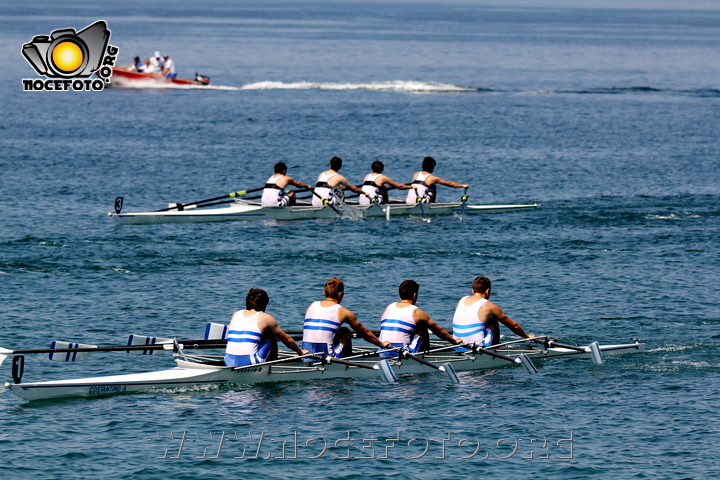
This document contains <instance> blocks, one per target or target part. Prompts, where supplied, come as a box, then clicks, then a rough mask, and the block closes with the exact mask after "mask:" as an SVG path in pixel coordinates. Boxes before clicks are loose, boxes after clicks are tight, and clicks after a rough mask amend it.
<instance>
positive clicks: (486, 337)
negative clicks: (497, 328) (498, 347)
mask: <svg viewBox="0 0 720 480" xmlns="http://www.w3.org/2000/svg"><path fill="white" fill-rule="evenodd" d="M466 298H470V297H463V298H461V299H460V301H459V302H458V304H457V308H456V309H455V315H454V316H453V336H454V337H455V338H459V339H460V340H462V341H464V342H467V343H475V344H477V345H483V346H486V347H487V346H490V345H492V331H491V330H489V329H488V328H486V327H485V324H484V323H481V322H480V319H478V312H479V311H480V308H482V306H483V305H485V303H486V302H487V300H486V299H484V298H481V299H480V300H478V301H477V302H475V303H473V304H472V305H470V306H465V299H466Z"/></svg>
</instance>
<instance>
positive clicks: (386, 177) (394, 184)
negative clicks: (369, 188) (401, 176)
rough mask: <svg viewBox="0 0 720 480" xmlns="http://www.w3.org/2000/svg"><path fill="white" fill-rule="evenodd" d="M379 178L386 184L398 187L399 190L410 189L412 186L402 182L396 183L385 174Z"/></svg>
mask: <svg viewBox="0 0 720 480" xmlns="http://www.w3.org/2000/svg"><path fill="white" fill-rule="evenodd" d="M381 178H382V179H383V181H384V182H385V183H387V184H388V185H392V186H393V187H395V188H399V189H400V190H410V189H411V188H412V187H411V186H410V185H405V184H404V183H397V182H396V181H395V180H393V179H392V178H390V177H388V176H387V175H383V176H382V177H381Z"/></svg>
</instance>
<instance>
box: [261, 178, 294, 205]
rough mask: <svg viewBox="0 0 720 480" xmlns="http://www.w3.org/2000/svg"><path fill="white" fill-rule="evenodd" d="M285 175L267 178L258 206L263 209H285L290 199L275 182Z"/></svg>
mask: <svg viewBox="0 0 720 480" xmlns="http://www.w3.org/2000/svg"><path fill="white" fill-rule="evenodd" d="M284 176H285V175H280V174H277V173H276V174H275V175H273V176H272V177H270V178H268V181H267V182H265V188H264V189H263V194H262V199H261V200H260V204H261V205H262V206H263V207H286V206H288V204H289V203H290V197H289V196H288V195H287V194H286V193H285V191H284V190H283V189H282V188H281V187H279V186H278V184H277V182H278V180H280V179H281V178H282V177H284Z"/></svg>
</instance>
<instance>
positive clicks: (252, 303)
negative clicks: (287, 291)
mask: <svg viewBox="0 0 720 480" xmlns="http://www.w3.org/2000/svg"><path fill="white" fill-rule="evenodd" d="M269 301H270V299H269V298H268V294H267V293H266V292H265V291H264V290H260V289H259V288H251V289H250V291H249V292H248V294H247V297H246V298H245V310H238V311H237V312H235V313H234V314H233V316H232V319H231V320H230V326H229V328H228V337H227V348H226V350H225V365H227V366H229V367H243V366H246V365H255V364H257V363H263V362H266V361H269V360H275V359H276V358H277V339H280V341H281V342H283V343H284V344H285V345H286V346H287V347H288V348H289V349H291V350H293V351H295V352H296V353H297V354H298V355H305V354H306V353H308V351H307V350H303V349H301V348H300V347H298V345H297V343H295V340H293V339H292V337H291V336H290V335H288V334H287V333H285V332H284V331H283V329H282V328H280V326H279V325H278V323H277V321H276V320H275V319H274V318H273V317H272V316H270V315H268V314H267V313H265V308H266V307H267V304H268V302H269Z"/></svg>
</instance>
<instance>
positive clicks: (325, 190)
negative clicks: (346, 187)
mask: <svg viewBox="0 0 720 480" xmlns="http://www.w3.org/2000/svg"><path fill="white" fill-rule="evenodd" d="M337 174H338V173H337V172H333V173H330V174H328V172H323V173H321V174H320V176H319V177H318V179H317V183H316V184H315V193H317V195H313V199H312V204H313V205H314V206H316V207H322V206H323V201H322V200H321V198H324V199H327V200H329V201H330V203H331V204H332V205H338V204H340V203H342V199H343V194H342V189H341V188H337V187H331V186H330V185H329V184H328V181H329V180H330V179H331V178H332V177H334V176H335V175H337ZM318 195H319V196H320V198H318Z"/></svg>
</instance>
